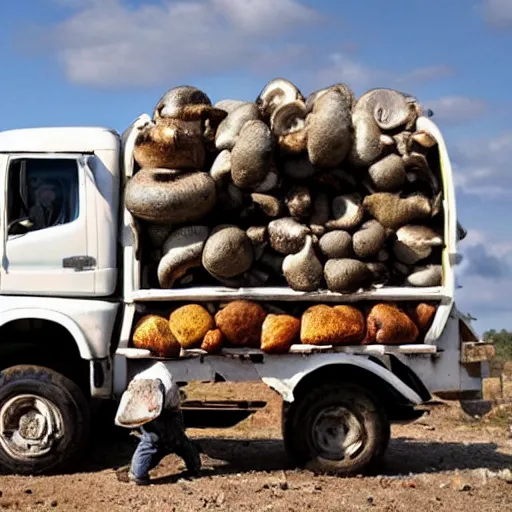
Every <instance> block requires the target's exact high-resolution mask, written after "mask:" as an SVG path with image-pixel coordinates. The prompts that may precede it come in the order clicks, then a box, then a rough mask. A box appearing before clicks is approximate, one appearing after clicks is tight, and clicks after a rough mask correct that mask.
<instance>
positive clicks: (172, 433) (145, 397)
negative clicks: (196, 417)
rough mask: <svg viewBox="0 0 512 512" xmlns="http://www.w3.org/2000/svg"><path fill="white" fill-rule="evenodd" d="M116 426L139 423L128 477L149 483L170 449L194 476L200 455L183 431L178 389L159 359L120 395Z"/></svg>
mask: <svg viewBox="0 0 512 512" xmlns="http://www.w3.org/2000/svg"><path fill="white" fill-rule="evenodd" d="M116 424H117V425H118V426H122V427H127V428H133V427H138V431H136V432H135V435H136V436H137V437H138V438H139V444H138V446H137V448H136V449H135V452H134V454H133V457H132V460H131V464H130V468H129V471H128V481H129V482H132V483H135V484H137V485H148V484H149V481H150V479H149V471H150V470H152V469H154V468H155V467H156V466H157V465H158V464H159V463H160V461H161V460H162V459H163V458H164V457H165V456H166V455H168V454H170V453H176V455H178V456H179V457H181V458H182V459H183V460H184V462H185V465H186V467H187V472H188V473H189V474H190V475H194V476H197V475H198V474H199V470H200V469H201V459H200V457H199V451H198V449H197V447H196V446H195V444H194V443H193V442H192V441H191V440H190V439H189V438H188V437H187V435H186V433H185V423H184V420H183V413H182V411H181V409H180V392H179V389H178V386H177V385H176V383H175V382H174V379H173V378H172V375H171V374H170V372H169V371H168V370H167V368H166V367H165V365H164V364H163V363H161V362H158V363H156V364H154V365H153V366H151V367H150V368H148V369H147V370H145V371H143V372H141V373H139V374H137V375H136V376H135V377H134V378H133V379H132V381H131V382H130V384H129V386H128V388H127V390H126V391H125V392H124V393H123V396H122V397H121V402H120V404H119V408H118V411H117V414H116Z"/></svg>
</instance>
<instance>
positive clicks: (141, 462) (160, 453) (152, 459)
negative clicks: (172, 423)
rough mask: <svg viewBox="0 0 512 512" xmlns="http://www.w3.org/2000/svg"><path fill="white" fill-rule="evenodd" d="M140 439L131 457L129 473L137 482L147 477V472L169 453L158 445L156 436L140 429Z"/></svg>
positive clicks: (142, 428)
mask: <svg viewBox="0 0 512 512" xmlns="http://www.w3.org/2000/svg"><path fill="white" fill-rule="evenodd" d="M140 431H141V437H140V440H139V444H138V445H137V448H136V449H135V452H134V454H133V457H132V462H131V467H130V471H131V473H132V475H133V476H134V477H135V478H136V479H137V480H139V479H140V480H143V479H145V478H147V477H148V474H149V472H150V471H151V470H152V469H153V468H156V466H158V464H159V463H160V461H161V460H162V459H163V458H164V457H165V456H166V455H167V454H168V453H169V452H168V450H166V449H165V448H164V447H163V446H161V445H160V443H159V437H158V434H156V433H154V432H148V431H147V430H145V429H144V427H141V428H140Z"/></svg>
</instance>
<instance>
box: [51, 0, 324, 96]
mask: <svg viewBox="0 0 512 512" xmlns="http://www.w3.org/2000/svg"><path fill="white" fill-rule="evenodd" d="M54 1H58V2H59V3H61V4H63V5H65V6H67V7H70V8H73V11H72V12H71V14H70V16H69V17H68V18H67V19H65V20H64V21H63V22H61V23H59V24H57V25H55V26H52V27H49V28H48V30H47V31H46V38H45V39H46V42H48V41H49V42H50V44H51V46H52V52H53V53H55V54H56V55H57V57H58V58H59V60H60V61H61V62H62V65H63V67H64V70H65V72H66V75H67V77H68V78H69V79H70V80H71V81H73V82H75V83H79V84H84V85H93V86H114V87H118V86H123V85H130V86H137V85H141V86H145V85H163V84H164V83H166V82H168V81H171V80H172V81H173V82H179V81H181V80H184V79H186V78H187V77H190V76H191V75H194V74H209V73H219V72H226V71H230V70H232V69H235V68H236V69H240V68H242V69H250V68H251V66H256V67H257V66H261V65H262V64H261V61H262V59H263V61H265V59H266V58H270V57H271V61H272V59H273V60H274V61H275V59H277V58H279V55H281V54H282V53H283V52H284V54H285V56H287V55H288V52H289V51H290V47H293V43H292V42H291V39H293V38H292V36H293V34H294V33H297V34H298V35H300V30H299V29H302V28H303V27H304V26H308V25H314V24H315V23H316V22H317V21H318V20H319V15H318V14H317V13H316V11H314V10H313V9H311V8H309V7H306V6H304V5H303V4H301V3H300V2H299V1H298V0H178V1H174V2H170V1H165V0H161V1H158V2H153V3H151V4H142V5H139V6H137V7H133V6H130V5H129V4H128V3H127V2H125V0H54ZM283 34H287V35H288V36H289V37H288V38H287V39H288V44H284V43H282V41H280V38H281V36H283ZM281 39H282V38H281ZM298 40H299V42H300V37H298ZM283 58H284V57H283Z"/></svg>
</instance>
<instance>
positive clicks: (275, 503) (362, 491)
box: [0, 384, 512, 512]
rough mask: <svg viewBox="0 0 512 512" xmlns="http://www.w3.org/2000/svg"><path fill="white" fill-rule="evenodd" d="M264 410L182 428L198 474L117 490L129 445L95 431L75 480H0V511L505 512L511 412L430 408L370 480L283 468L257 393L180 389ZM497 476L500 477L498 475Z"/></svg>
mask: <svg viewBox="0 0 512 512" xmlns="http://www.w3.org/2000/svg"><path fill="white" fill-rule="evenodd" d="M203 397H208V398H209V399H215V398H219V399H220V398H222V399H228V398H238V399H255V400H256V399H261V400H266V401H268V405H267V407H266V408H265V409H263V410H261V411H259V412H257V413H256V414H255V415H254V416H252V417H251V418H249V419H247V420H245V421H244V422H242V423H240V424H239V425H237V426H236V427H234V428H232V429H227V430H200V429H189V431H188V432H189V435H190V436H191V437H193V438H195V439H197V440H199V442H200V444H201V446H202V448H203V450H204V451H205V454H203V455H202V460H203V470H202V475H201V476H200V477H198V478H195V479H193V480H186V479H184V478H183V475H182V474H181V472H182V471H183V470H184V465H183V464H182V462H181V460H179V459H177V458H176V457H175V456H173V455H171V456H168V457H166V458H165V459H164V460H163V462H162V463H161V465H160V466H159V467H158V468H157V469H156V470H154V471H153V473H152V485H151V486H149V487H136V486H133V485H130V484H126V483H122V482H119V481H118V479H117V477H116V473H115V468H118V467H120V466H122V465H124V464H127V463H128V462H129V459H130V456H131V454H132V452H133V448H134V446H135V442H136V440H135V439H134V438H133V437H132V436H127V435H126V434H125V431H124V430H121V429H119V430H116V429H115V428H113V429H111V430H110V431H108V432H105V430H103V431H101V432H102V435H99V432H98V431H96V433H95V436H94V440H93V441H92V443H91V447H90V449H89V450H88V451H87V454H86V456H85V457H84V460H83V464H82V470H81V472H79V473H75V474H68V475H57V476H47V477H20V476H2V477H0V509H7V510H62V511H68V510H91V511H102V510H106V511H109V512H114V511H118V510H119V511H124V510H126V511H176V512H181V511H184V512H186V511H195V510H219V511H222V510H226V511H227V510H233V511H237V512H240V511H249V510H250V511H252V512H256V511H303V510H304V511H305V510H321V511H322V512H324V511H325V512H326V511H351V510H365V511H389V512H395V511H396V512H398V511H408V512H409V511H413V510H418V511H420V510H421V512H427V511H439V510H449V511H450V512H455V511H462V510H464V511H465V510H469V509H470V508H471V509H473V510H478V511H479V512H484V511H500V510H502V511H507V510H512V483H507V480H511V481H512V475H511V474H510V473H509V472H507V471H506V470H507V469H512V438H511V437H510V435H511V434H510V426H509V425H510V423H512V413H511V412H510V410H508V411H507V410H506V409H503V410H498V411H496V412H494V413H493V414H491V415H490V417H486V418H484V419H473V418H470V417H469V416H467V415H465V414H464V413H463V412H462V410H461V409H460V407H459V406H458V404H457V403H456V402H455V403H447V402H442V401H441V402H439V403H438V404H437V405H433V406H432V407H430V408H429V414H428V415H426V416H424V417H423V418H421V419H419V420H417V421H416V422H415V423H414V424H411V425H407V426H394V427H393V438H392V441H391V443H390V446H389V449H388V452H387V457H386V466H385V468H384V470H383V474H382V475H380V476H376V477H364V478H348V479H342V478H336V477H325V476H314V475H313V474H311V473H309V472H308V471H299V470H295V469H291V468H289V467H288V465H287V464H288V463H287V460H286V457H285V454H284V451H283V446H282V442H281V438H280V435H281V432H280V399H279V398H278V397H277V396H276V395H275V394H274V393H273V392H271V391H270V390H268V389H267V388H266V387H265V386H263V385H257V384H215V385H197V386H194V387H193V388H189V398H203ZM503 470H505V471H503Z"/></svg>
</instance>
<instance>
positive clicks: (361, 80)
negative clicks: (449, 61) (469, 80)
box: [316, 52, 454, 89]
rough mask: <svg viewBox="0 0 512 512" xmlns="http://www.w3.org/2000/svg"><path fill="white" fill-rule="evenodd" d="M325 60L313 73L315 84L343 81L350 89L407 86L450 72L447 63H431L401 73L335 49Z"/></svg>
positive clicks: (351, 53)
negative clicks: (368, 63)
mask: <svg viewBox="0 0 512 512" xmlns="http://www.w3.org/2000/svg"><path fill="white" fill-rule="evenodd" d="M328 60H329V64H328V65H327V66H326V67H324V68H323V69H321V70H320V71H319V72H318V73H317V74H316V75H317V85H318V86H319V87H323V86H325V84H328V83H336V82H345V83H347V84H349V85H350V86H351V87H353V88H354V89H358V88H360V89H368V88H371V87H393V86H394V87H411V86H414V85H420V84H423V83H426V82H430V81H434V80H437V79H439V78H442V77H444V76H448V75H451V74H452V73H453V72H454V70H453V68H451V67H450V66H445V65H435V66H424V67H417V68H412V69H410V70H409V71H405V72H403V73H396V72H393V71H389V70H385V69H379V68H374V67H371V66H367V65H365V64H363V63H361V62H359V61H358V60H356V59H355V58H354V56H353V52H338V53H333V54H331V55H330V56H329V59H328Z"/></svg>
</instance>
